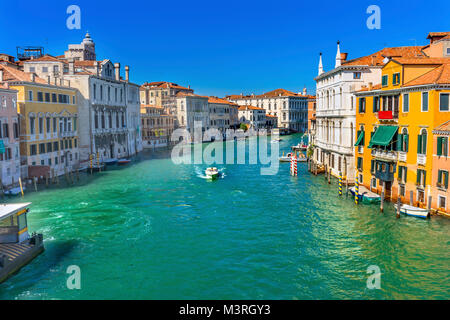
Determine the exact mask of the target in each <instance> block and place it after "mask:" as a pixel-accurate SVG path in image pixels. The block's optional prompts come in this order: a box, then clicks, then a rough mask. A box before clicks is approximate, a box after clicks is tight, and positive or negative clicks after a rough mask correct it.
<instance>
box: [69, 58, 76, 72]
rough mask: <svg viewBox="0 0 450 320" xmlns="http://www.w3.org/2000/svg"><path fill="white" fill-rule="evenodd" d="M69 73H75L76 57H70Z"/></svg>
mask: <svg viewBox="0 0 450 320" xmlns="http://www.w3.org/2000/svg"><path fill="white" fill-rule="evenodd" d="M69 74H75V59H74V58H69Z"/></svg>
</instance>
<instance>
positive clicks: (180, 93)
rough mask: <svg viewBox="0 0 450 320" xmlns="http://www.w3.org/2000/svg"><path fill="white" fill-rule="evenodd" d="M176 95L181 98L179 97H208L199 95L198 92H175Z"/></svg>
mask: <svg viewBox="0 0 450 320" xmlns="http://www.w3.org/2000/svg"><path fill="white" fill-rule="evenodd" d="M176 96H177V97H179V98H181V97H197V98H209V97H207V96H199V95H198V94H195V93H193V92H183V91H180V92H177V94H176Z"/></svg>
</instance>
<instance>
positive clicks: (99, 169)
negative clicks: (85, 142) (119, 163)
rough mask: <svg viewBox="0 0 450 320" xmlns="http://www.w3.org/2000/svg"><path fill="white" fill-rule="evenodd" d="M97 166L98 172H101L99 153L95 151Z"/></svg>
mask: <svg viewBox="0 0 450 320" xmlns="http://www.w3.org/2000/svg"><path fill="white" fill-rule="evenodd" d="M97 166H98V172H101V171H102V170H101V168H100V153H98V152H97Z"/></svg>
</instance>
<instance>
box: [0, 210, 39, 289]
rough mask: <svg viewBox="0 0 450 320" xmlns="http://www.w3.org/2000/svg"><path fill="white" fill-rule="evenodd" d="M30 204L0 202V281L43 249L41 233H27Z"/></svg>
mask: <svg viewBox="0 0 450 320" xmlns="http://www.w3.org/2000/svg"><path fill="white" fill-rule="evenodd" d="M30 204H31V203H29V202H28V203H15V204H0V283H1V282H3V281H4V280H6V279H7V278H8V277H9V276H11V275H12V274H13V273H15V272H16V271H17V270H19V269H20V268H22V267H23V266H24V265H26V264H27V263H28V262H30V261H31V260H33V259H34V258H35V257H36V256H37V255H38V254H40V253H41V252H42V251H43V250H44V245H43V241H42V240H43V236H42V234H33V235H32V236H31V237H30V235H29V233H28V223H27V214H28V211H29V209H28V207H29V206H30Z"/></svg>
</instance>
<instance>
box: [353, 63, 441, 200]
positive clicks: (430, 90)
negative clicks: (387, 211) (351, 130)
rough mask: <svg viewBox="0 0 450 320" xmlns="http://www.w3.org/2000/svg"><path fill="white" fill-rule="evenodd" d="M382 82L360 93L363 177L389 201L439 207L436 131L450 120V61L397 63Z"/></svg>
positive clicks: (359, 149)
mask: <svg viewBox="0 0 450 320" xmlns="http://www.w3.org/2000/svg"><path fill="white" fill-rule="evenodd" d="M380 80H381V83H380V84H377V85H375V86H372V85H369V87H365V88H363V89H362V90H361V91H359V92H357V93H356V99H357V105H356V106H357V110H356V131H357V133H356V136H357V141H356V144H355V164H356V167H357V168H356V169H357V172H358V174H357V177H358V178H359V181H360V183H361V184H363V185H364V186H365V187H366V188H368V189H370V190H371V191H374V192H377V193H379V194H380V193H381V191H382V189H383V188H384V189H385V195H386V198H388V199H391V200H393V201H397V198H398V197H400V198H401V200H402V202H404V203H413V205H416V206H420V207H424V208H425V207H427V206H428V204H429V203H430V205H431V207H432V208H433V207H435V204H436V199H432V198H433V194H435V192H433V191H432V189H433V187H434V186H433V185H432V168H433V152H434V150H435V149H436V148H434V147H433V143H434V142H433V141H434V140H433V130H434V129H435V128H437V127H438V126H439V125H441V124H442V123H443V122H445V121H448V120H450V112H449V103H448V101H449V99H448V96H449V93H450V58H429V57H424V56H422V57H418V58H392V59H390V60H389V61H388V62H387V63H386V64H385V65H384V67H383V69H382V77H381V79H380ZM444 169H446V170H447V171H448V170H449V169H450V168H444ZM434 209H436V208H434Z"/></svg>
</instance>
